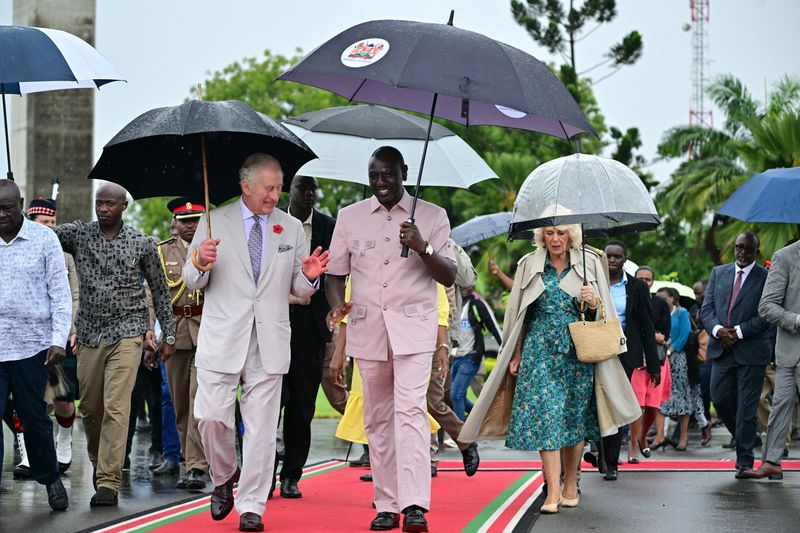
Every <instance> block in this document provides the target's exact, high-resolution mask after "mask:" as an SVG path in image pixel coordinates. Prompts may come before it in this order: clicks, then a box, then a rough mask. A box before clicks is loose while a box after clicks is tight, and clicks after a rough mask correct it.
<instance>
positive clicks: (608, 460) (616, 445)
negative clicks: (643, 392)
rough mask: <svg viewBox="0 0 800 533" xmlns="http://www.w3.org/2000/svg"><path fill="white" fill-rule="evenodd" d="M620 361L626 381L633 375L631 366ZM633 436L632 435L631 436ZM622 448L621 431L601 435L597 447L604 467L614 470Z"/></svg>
mask: <svg viewBox="0 0 800 533" xmlns="http://www.w3.org/2000/svg"><path fill="white" fill-rule="evenodd" d="M620 363H622V368H624V369H625V374H627V376H628V381H630V379H631V376H632V375H633V371H634V369H633V368H628V365H626V364H625V362H624V361H622V359H620ZM631 438H633V437H631ZM621 448H622V432H621V431H617V432H616V433H614V434H613V435H609V436H607V437H603V446H602V447H600V445H599V443H598V446H597V449H598V450H600V451H601V454H602V459H603V461H605V464H606V468H607V469H609V470H616V469H617V463H619V451H620V449H621Z"/></svg>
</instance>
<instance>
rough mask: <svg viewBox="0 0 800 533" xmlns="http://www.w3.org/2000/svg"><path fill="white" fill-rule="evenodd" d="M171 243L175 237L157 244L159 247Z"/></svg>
mask: <svg viewBox="0 0 800 533" xmlns="http://www.w3.org/2000/svg"><path fill="white" fill-rule="evenodd" d="M171 242H175V237H170V238H169V239H166V240H163V241H161V242H159V243H158V245H159V246H161V245H162V244H168V243H171Z"/></svg>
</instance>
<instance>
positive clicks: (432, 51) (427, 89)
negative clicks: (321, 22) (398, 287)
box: [278, 13, 594, 257]
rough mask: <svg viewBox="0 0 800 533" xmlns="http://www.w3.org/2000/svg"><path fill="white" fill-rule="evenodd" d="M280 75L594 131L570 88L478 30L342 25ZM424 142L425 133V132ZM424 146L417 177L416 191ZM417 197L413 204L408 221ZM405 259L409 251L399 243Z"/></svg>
mask: <svg viewBox="0 0 800 533" xmlns="http://www.w3.org/2000/svg"><path fill="white" fill-rule="evenodd" d="M278 79H280V80H287V81H296V82H300V83H305V84H307V85H312V86H315V87H319V88H321V89H326V90H329V91H332V92H335V93H337V94H340V95H342V96H344V97H345V98H347V99H349V100H351V101H359V102H368V103H374V104H381V105H388V106H391V107H398V108H402V109H407V110H410V111H416V112H420V113H426V114H429V128H430V124H432V121H433V117H434V116H437V117H441V118H445V119H448V120H453V121H456V122H460V123H462V124H466V125H476V124H487V125H488V124H490V125H497V126H506V127H512V128H520V129H526V130H532V131H538V132H542V133H547V134H549V135H553V136H556V137H560V138H563V139H570V138H572V137H574V136H576V135H578V134H581V133H586V132H590V133H594V130H593V129H592V127H591V125H589V122H588V121H587V120H586V117H585V116H584V115H583V112H582V111H581V109H580V107H579V106H578V104H577V103H576V102H575V100H574V99H573V98H572V95H570V93H569V91H567V89H566V88H565V87H564V85H563V84H562V83H561V82H560V81H559V80H558V78H557V77H556V76H555V75H554V74H553V73H552V72H551V71H550V69H549V68H548V67H547V65H545V64H543V63H541V62H540V61H539V60H537V59H536V58H534V57H533V56H531V55H529V54H527V53H525V52H523V51H522V50H519V49H517V48H514V47H512V46H509V45H507V44H504V43H501V42H498V41H495V40H494V39H490V38H488V37H485V36H483V35H480V34H478V33H474V32H471V31H467V30H463V29H460V28H456V27H454V26H452V13H451V16H450V22H449V23H448V24H447V25H445V24H430V23H422V22H411V21H404V20H377V21H372V22H365V23H363V24H359V25H357V26H353V27H352V28H350V29H348V30H345V31H343V32H342V33H340V34H339V35H337V36H335V37H333V38H332V39H330V40H329V41H327V42H326V43H324V44H322V45H321V46H319V47H318V48H317V49H315V50H314V51H313V52H311V53H309V54H308V55H306V56H305V57H304V58H303V59H301V60H300V61H299V62H298V63H297V64H296V65H294V66H293V67H292V68H290V69H289V70H288V71H286V72H285V73H284V74H282V75H281V76H280V77H279V78H278ZM426 140H427V137H426ZM424 161H425V150H423V154H422V162H421V164H420V168H419V174H418V176H417V190H419V184H420V180H421V178H422V173H423V168H424ZM415 207H416V195H415V196H414V203H413V204H412V208H411V219H412V221H413V217H414V209H415ZM403 252H404V253H403V256H404V257H405V256H406V255H407V253H408V250H407V249H405V248H404V250H403Z"/></svg>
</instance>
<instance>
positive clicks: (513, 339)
mask: <svg viewBox="0 0 800 533" xmlns="http://www.w3.org/2000/svg"><path fill="white" fill-rule="evenodd" d="M546 257H547V252H546V250H539V251H536V252H532V253H530V254H528V255H526V256H525V257H523V258H522V259H520V260H519V262H518V263H517V273H516V275H515V277H514V286H513V287H512V288H511V294H510V296H509V298H508V308H507V309H506V315H505V321H504V324H503V336H504V338H503V344H502V346H501V347H500V352H499V354H498V356H497V364H495V366H494V369H493V370H492V373H491V374H490V376H489V379H488V381H487V382H486V385H484V387H483V391H482V392H481V395H480V397H479V398H478V401H477V402H476V403H475V407H473V408H472V412H471V413H470V415H469V417H468V418H467V421H466V423H465V424H464V427H463V429H462V430H461V434H460V435H459V437H458V440H459V441H460V442H474V441H476V440H477V439H478V438H480V437H483V438H502V437H505V435H506V433H507V432H508V423H509V419H510V417H511V403H512V402H513V400H514V387H515V386H516V378H515V377H514V376H512V375H511V374H509V373H508V363H509V362H510V361H511V358H512V356H513V354H514V348H515V347H516V345H517V339H518V338H519V335H520V332H521V331H522V325H523V322H524V318H525V312H526V310H527V308H528V306H529V305H530V304H531V303H533V302H534V301H535V300H536V298H538V297H539V296H540V295H541V294H542V292H543V291H544V283H543V282H542V279H541V277H542V272H543V271H544V264H545V263H544V262H545V260H546ZM570 267H571V268H570V271H569V272H568V273H567V274H566V275H565V276H564V278H563V279H562V280H561V282H560V283H559V286H560V287H561V288H562V289H563V290H564V291H565V292H566V293H567V294H570V295H571V296H579V295H580V291H581V286H582V285H583V259H582V257H581V251H580V250H575V249H572V248H570ZM586 277H587V278H588V282H589V285H590V286H591V287H592V289H593V290H594V292H595V294H598V295H599V296H600V298H602V300H603V302H604V303H605V304H606V313H607V314H608V316H609V317H615V316H616V311H615V309H614V302H613V300H612V298H611V293H610V290H609V287H608V281H607V279H606V277H605V274H604V272H603V266H602V264H601V261H600V258H599V257H598V256H597V254H595V253H593V252H591V251H589V250H588V249H587V251H586ZM597 315H598V316H597V319H599V318H600V313H597ZM620 339H621V340H623V339H624V334H623V332H622V330H620ZM623 351H625V346H624V342H620V352H623ZM594 389H595V396H596V399H597V416H598V420H599V423H600V433H601V435H602V436H604V437H605V436H607V435H613V434H614V433H616V432H617V431H618V428H619V427H621V426H624V425H626V424H630V423H631V422H633V421H634V420H636V419H637V418H639V416H640V415H641V408H640V407H639V402H638V401H637V400H636V396H635V395H634V393H633V389H632V388H631V384H630V382H629V381H628V377H627V376H626V375H625V370H624V369H623V368H622V364H621V363H620V362H619V359H618V358H616V357H614V358H612V359H608V360H606V361H603V362H601V363H596V364H595V377H594Z"/></svg>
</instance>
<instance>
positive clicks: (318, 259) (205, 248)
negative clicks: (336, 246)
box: [197, 239, 328, 282]
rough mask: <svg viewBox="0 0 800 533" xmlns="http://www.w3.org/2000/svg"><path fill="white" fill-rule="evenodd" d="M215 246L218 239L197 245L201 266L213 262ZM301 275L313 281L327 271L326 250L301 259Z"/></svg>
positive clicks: (215, 251)
mask: <svg viewBox="0 0 800 533" xmlns="http://www.w3.org/2000/svg"><path fill="white" fill-rule="evenodd" d="M217 246H219V239H206V240H204V241H203V242H201V243H200V246H198V247H197V261H198V262H199V263H200V265H202V266H207V265H210V264H213V263H214V262H216V260H217ZM302 269H303V275H304V276H305V277H306V279H307V280H308V281H311V282H314V281H315V280H316V279H317V278H319V277H320V276H321V275H323V274H324V273H325V272H327V271H328V251H327V250H325V251H324V252H323V251H322V246H317V248H316V249H315V250H314V251H313V252H311V255H309V256H308V257H306V258H305V259H303V265H302Z"/></svg>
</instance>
